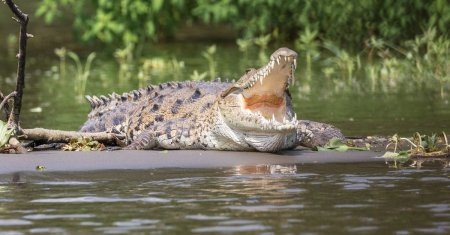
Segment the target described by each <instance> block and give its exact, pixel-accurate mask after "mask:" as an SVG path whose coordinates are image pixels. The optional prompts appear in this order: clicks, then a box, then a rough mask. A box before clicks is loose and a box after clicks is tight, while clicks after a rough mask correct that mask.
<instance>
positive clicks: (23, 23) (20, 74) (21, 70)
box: [3, 0, 28, 130]
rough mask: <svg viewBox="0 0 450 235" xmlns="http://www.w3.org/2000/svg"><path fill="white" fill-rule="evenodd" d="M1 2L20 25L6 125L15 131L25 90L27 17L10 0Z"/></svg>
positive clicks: (17, 126)
mask: <svg viewBox="0 0 450 235" xmlns="http://www.w3.org/2000/svg"><path fill="white" fill-rule="evenodd" d="M3 2H4V3H6V5H8V7H9V9H10V10H11V11H12V12H13V13H14V15H15V16H16V17H17V18H14V19H15V20H16V21H18V22H19V24H20V34H19V53H18V60H19V61H18V64H17V80H16V91H15V92H16V95H15V96H14V102H13V110H12V112H11V113H10V116H9V119H8V124H9V125H10V126H12V127H13V128H15V129H16V130H17V129H18V128H19V117H20V109H21V108H22V96H23V89H24V88H25V62H26V49H27V39H28V36H27V26H28V15H27V14H25V13H23V12H22V11H21V10H20V9H19V8H18V7H17V5H16V4H14V2H13V1H12V0H3Z"/></svg>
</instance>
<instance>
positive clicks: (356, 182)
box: [0, 163, 450, 234]
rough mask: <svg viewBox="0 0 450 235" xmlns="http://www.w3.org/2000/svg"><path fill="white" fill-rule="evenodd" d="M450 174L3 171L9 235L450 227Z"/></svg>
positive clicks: (1, 224) (0, 198)
mask: <svg viewBox="0 0 450 235" xmlns="http://www.w3.org/2000/svg"><path fill="white" fill-rule="evenodd" d="M448 173H449V172H448V168H441V167H439V166H438V165H431V166H429V167H428V168H424V169H422V170H416V169H403V170H395V169H389V168H388V167H387V166H386V165H385V164H384V163H364V164H362V163H361V164H355V163H354V164H333V165H330V164H317V165H297V166H295V165H293V166H258V167H251V166H250V167H241V168H226V169H190V170H186V169H160V170H145V171H136V170H134V171H123V170H122V171H97V172H88V173H83V174H79V173H45V172H38V173H21V174H16V175H3V176H1V177H0V179H1V184H0V211H1V213H0V231H3V232H0V234H21V233H56V234H63V233H68V234H72V233H75V232H76V233H78V234H123V233H131V232H132V233H140V234H161V233H164V234H174V233H177V234H186V233H204V234H210V233H238V232H248V233H252V234H253V233H256V234H348V233H354V232H355V233H365V234H413V233H414V234H415V233H437V234H448V233H450V197H449V196H448V195H449V193H450V179H449V175H448ZM13 178H14V180H15V181H16V183H10V182H11V181H12V180H13Z"/></svg>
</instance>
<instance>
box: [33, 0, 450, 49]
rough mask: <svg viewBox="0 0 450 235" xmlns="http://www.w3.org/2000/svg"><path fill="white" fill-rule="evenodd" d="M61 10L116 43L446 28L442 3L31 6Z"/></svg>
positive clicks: (449, 6)
mask: <svg viewBox="0 0 450 235" xmlns="http://www.w3.org/2000/svg"><path fill="white" fill-rule="evenodd" d="M64 7H65V8H66V9H64ZM66 12H68V13H70V14H73V17H74V27H75V29H76V30H77V31H78V32H79V33H80V36H81V38H82V39H83V40H95V39H97V40H100V41H101V42H103V43H106V44H112V45H115V46H118V45H122V46H123V45H124V44H130V43H131V44H139V43H142V42H145V41H148V40H157V39H159V38H161V37H165V38H170V37H172V36H173V35H174V33H175V31H176V30H177V29H178V28H180V27H183V26H185V25H186V24H196V23H206V24H226V25H230V26H232V28H233V29H234V30H235V31H236V33H237V35H239V37H242V38H251V37H257V36H261V35H268V34H270V35H271V36H272V37H271V38H273V39H279V40H280V39H282V40H294V39H296V38H297V37H298V34H299V33H300V32H303V31H304V30H306V29H308V30H311V31H312V32H317V33H318V37H319V38H322V39H330V40H332V41H334V42H335V43H338V44H339V45H341V46H345V47H357V48H360V47H362V46H363V45H364V42H365V41H367V40H368V39H369V38H371V37H376V38H384V39H387V40H388V41H390V42H392V43H398V42H400V41H403V40H406V39H413V38H414V37H415V36H416V35H418V34H422V33H423V31H425V30H426V29H428V28H431V27H433V28H435V29H436V30H437V32H438V34H443V35H447V34H448V33H449V31H450V2H449V1H448V0H433V1H422V0H399V1H391V0H362V1H356V0H355V1H348V0H333V1H316V0H290V1H279V0H265V1H263V0H222V1H214V0H198V1H188V0H166V1H164V0H120V1H110V0H42V2H41V3H40V6H39V8H38V10H37V13H38V15H40V16H42V17H44V18H45V20H46V21H47V22H52V21H54V20H55V17H59V16H63V15H66V14H65V13H66Z"/></svg>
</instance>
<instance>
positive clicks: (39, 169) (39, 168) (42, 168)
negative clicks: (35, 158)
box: [36, 165, 47, 171]
mask: <svg viewBox="0 0 450 235" xmlns="http://www.w3.org/2000/svg"><path fill="white" fill-rule="evenodd" d="M45 169H47V168H45V166H41V165H37V166H36V170H37V171H43V170H45Z"/></svg>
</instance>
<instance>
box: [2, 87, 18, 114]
mask: <svg viewBox="0 0 450 235" xmlns="http://www.w3.org/2000/svg"><path fill="white" fill-rule="evenodd" d="M12 93H14V95H16V94H15V91H14V92H12ZM12 93H11V94H12ZM11 94H9V95H8V96H10V95H11ZM8 96H6V97H5V96H4V95H3V93H2V92H1V91H0V103H1V104H0V112H1V111H2V109H3V108H4V109H3V111H4V112H5V120H7V119H8V117H9V110H10V109H9V105H8V100H9V99H10V98H11V97H8Z"/></svg>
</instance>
